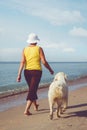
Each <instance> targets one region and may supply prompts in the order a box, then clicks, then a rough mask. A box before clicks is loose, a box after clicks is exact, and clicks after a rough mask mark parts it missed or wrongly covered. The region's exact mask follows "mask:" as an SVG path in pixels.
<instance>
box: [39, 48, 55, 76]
mask: <svg viewBox="0 0 87 130" xmlns="http://www.w3.org/2000/svg"><path fill="white" fill-rule="evenodd" d="M40 58H41V61H42V63H43V65H44V66H45V67H46V68H47V69H48V70H49V71H50V73H51V74H54V71H53V70H52V68H51V67H50V65H49V64H48V62H47V61H46V58H45V55H44V51H43V49H42V48H41V47H40Z"/></svg>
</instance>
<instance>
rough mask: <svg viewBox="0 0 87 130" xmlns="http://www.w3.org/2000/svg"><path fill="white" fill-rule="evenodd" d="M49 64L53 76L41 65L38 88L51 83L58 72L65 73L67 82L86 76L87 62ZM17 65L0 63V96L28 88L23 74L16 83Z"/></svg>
mask: <svg viewBox="0 0 87 130" xmlns="http://www.w3.org/2000/svg"><path fill="white" fill-rule="evenodd" d="M49 64H50V66H51V67H52V68H53V70H54V75H51V74H50V73H49V71H48V70H47V69H46V68H45V67H44V66H43V65H42V68H43V73H42V78H41V81H40V87H41V86H42V85H44V84H48V83H51V82H52V80H53V78H54V76H55V74H56V73H58V72H64V73H66V75H67V77H68V80H74V79H78V78H81V77H84V76H87V62H49ZM19 65H20V63H19V62H0V94H3V93H10V92H15V91H23V90H25V89H27V88H28V86H27V84H26V81H25V78H24V73H23V72H22V79H21V82H17V81H16V78H17V73H18V69H19Z"/></svg>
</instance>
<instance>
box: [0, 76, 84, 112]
mask: <svg viewBox="0 0 87 130" xmlns="http://www.w3.org/2000/svg"><path fill="white" fill-rule="evenodd" d="M49 85H50V84H45V85H42V87H40V88H39V89H38V99H39V100H40V99H44V98H47V94H48V88H49ZM67 85H68V87H69V91H72V90H76V89H79V88H82V87H85V86H87V78H86V77H85V78H79V79H76V80H73V81H68V82H67ZM26 95H27V90H26V91H22V92H17V93H12V94H10V95H4V96H3V97H0V112H2V111H6V110H8V109H10V108H13V107H16V106H19V105H22V104H24V103H26Z"/></svg>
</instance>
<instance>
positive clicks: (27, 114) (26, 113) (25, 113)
mask: <svg viewBox="0 0 87 130" xmlns="http://www.w3.org/2000/svg"><path fill="white" fill-rule="evenodd" d="M24 115H26V116H29V115H32V113H30V112H29V111H27V112H24Z"/></svg>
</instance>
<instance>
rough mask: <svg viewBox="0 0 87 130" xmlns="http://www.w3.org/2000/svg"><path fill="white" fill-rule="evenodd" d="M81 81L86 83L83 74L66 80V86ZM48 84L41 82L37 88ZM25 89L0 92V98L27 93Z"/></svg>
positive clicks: (86, 77)
mask: <svg viewBox="0 0 87 130" xmlns="http://www.w3.org/2000/svg"><path fill="white" fill-rule="evenodd" d="M83 83H87V76H83V77H80V78H77V79H73V80H68V81H67V85H68V86H72V85H77V84H83ZM49 85H50V83H44V84H41V85H39V88H38V89H39V90H40V89H45V88H48V87H49ZM27 91H28V88H23V89H16V90H9V91H7V92H3V93H0V99H2V98H7V97H10V96H15V95H19V94H23V93H27Z"/></svg>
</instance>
